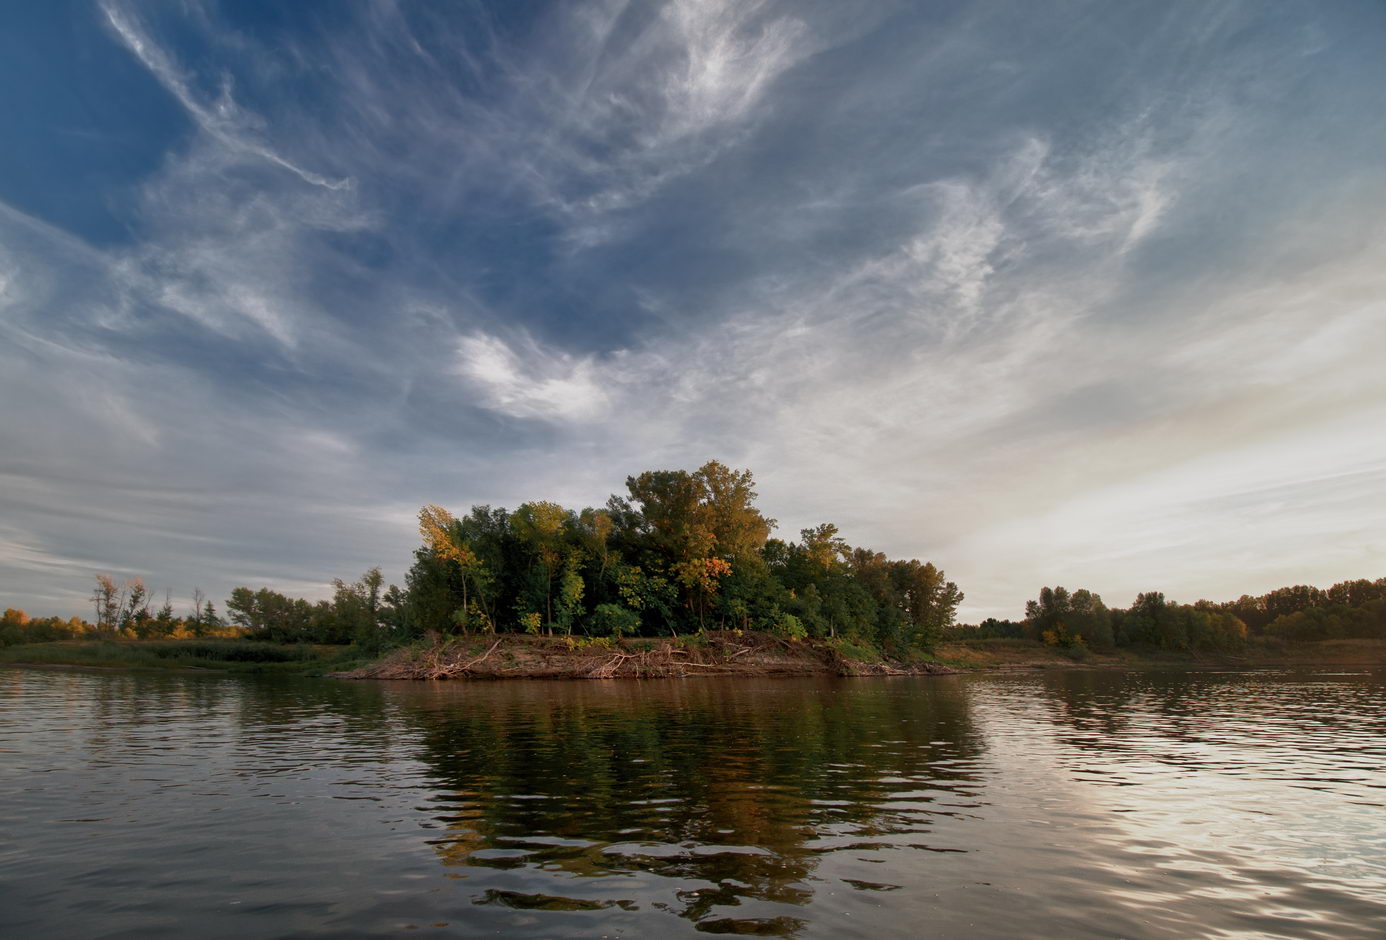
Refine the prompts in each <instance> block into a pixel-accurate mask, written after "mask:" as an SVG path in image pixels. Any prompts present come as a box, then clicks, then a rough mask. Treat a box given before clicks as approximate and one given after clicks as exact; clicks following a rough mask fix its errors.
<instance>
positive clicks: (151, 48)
mask: <svg viewBox="0 0 1386 940" xmlns="http://www.w3.org/2000/svg"><path fill="white" fill-rule="evenodd" d="M101 11H102V12H103V13H104V14H105V16H106V21H107V22H108V23H109V24H110V26H111V29H112V30H113V31H114V32H115V34H116V35H117V36H118V37H120V41H121V42H122V43H124V44H125V46H126V48H128V49H129V50H130V51H131V52H132V53H134V55H135V56H136V57H137V58H138V59H139V60H140V62H141V63H143V64H144V66H145V68H147V69H149V71H150V72H151V73H152V74H153V75H154V77H155V78H157V79H158V80H159V83H160V84H161V85H163V86H164V88H166V89H168V92H169V94H171V95H173V96H174V97H175V98H177V99H178V103H179V104H181V105H182V106H183V107H184V108H185V109H186V110H187V112H188V114H189V115H190V116H191V117H192V118H193V119H194V120H195V121H196V122H197V125H198V126H199V127H200V128H202V130H203V131H205V132H206V133H208V134H210V135H211V136H213V137H215V138H216V139H217V140H218V141H220V142H221V143H222V144H224V145H225V146H227V147H229V148H231V149H233V150H236V151H239V152H243V153H246V154H252V155H254V156H256V157H259V158H260V159H262V160H265V161H267V162H269V163H272V164H274V165H275V166H278V167H281V168H282V169H285V170H288V171H289V172H290V173H292V174H294V175H295V176H297V177H298V178H299V179H301V180H303V181H304V182H305V183H311V184H312V185H314V186H322V187H324V188H326V189H345V188H348V187H350V186H351V184H352V181H351V180H350V179H349V178H348V179H338V180H332V179H328V178H327V177H325V176H322V175H321V174H318V173H314V172H312V171H310V170H306V169H304V168H302V167H300V166H298V165H296V164H295V163H293V162H292V161H290V160H288V159H286V158H285V157H283V156H281V155H280V154H279V153H277V152H276V151H275V150H274V149H273V148H271V147H270V146H269V145H268V144H267V143H266V142H265V141H264V140H263V139H262V138H261V134H260V129H259V127H257V124H258V122H257V121H256V120H255V116H254V115H253V114H250V113H249V112H246V111H244V110H243V109H242V108H241V107H240V106H238V105H237V104H236V100H235V98H234V96H233V94H232V91H233V89H232V81H231V79H230V77H229V76H223V77H222V80H221V93H220V94H219V95H218V96H217V98H216V99H215V100H214V101H201V100H199V98H198V95H197V94H195V93H194V91H193V87H192V83H191V82H190V81H189V80H188V78H187V76H186V75H185V74H184V72H183V70H182V69H180V68H179V66H178V65H177V63H175V62H174V60H173V57H172V56H171V55H169V53H168V52H167V51H166V50H164V49H163V48H162V47H161V46H159V45H157V44H155V43H154V42H153V41H152V40H151V39H150V38H149V36H148V35H147V34H146V33H145V31H144V30H143V29H142V28H141V26H140V24H139V20H138V18H137V17H136V16H135V15H134V14H133V13H131V12H130V11H129V10H127V9H126V8H124V7H123V6H122V5H120V4H117V3H115V2H113V0H102V2H101Z"/></svg>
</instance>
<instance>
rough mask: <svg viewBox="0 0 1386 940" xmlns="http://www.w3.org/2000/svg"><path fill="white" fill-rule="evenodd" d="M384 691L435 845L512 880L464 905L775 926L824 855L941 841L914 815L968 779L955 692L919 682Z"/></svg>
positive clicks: (740, 928)
mask: <svg viewBox="0 0 1386 940" xmlns="http://www.w3.org/2000/svg"><path fill="white" fill-rule="evenodd" d="M391 691H392V694H393V695H394V696H395V697H396V701H397V703H398V704H399V705H401V706H403V715H404V716H405V718H404V720H405V722H406V723H407V724H409V725H411V726H412V727H413V729H414V730H415V731H416V732H417V733H418V734H419V735H420V740H421V741H422V742H423V753H422V754H421V755H419V756H420V757H422V759H423V760H424V761H426V762H427V764H428V765H429V768H430V771H431V772H432V774H434V775H436V782H437V789H438V792H437V793H436V794H435V795H434V796H433V797H432V804H431V810H432V813H433V824H434V825H436V826H437V827H438V828H439V830H440V832H439V834H438V835H437V836H436V837H435V838H433V839H432V844H433V847H434V849H435V851H436V852H437V854H438V857H439V859H440V860H441V861H442V862H443V863H444V864H445V865H448V866H456V867H458V868H459V869H466V868H478V867H479V868H485V869H490V870H493V871H502V872H507V873H509V875H510V876H511V880H512V881H513V884H514V887H509V888H492V889H488V890H486V891H485V892H484V893H482V894H481V895H480V896H478V897H477V898H475V903H478V904H498V905H503V906H507V907H514V908H526V909H538V910H585V909H593V908H604V907H621V908H625V909H628V910H629V909H633V908H637V907H640V906H643V905H646V904H649V905H652V906H654V907H657V908H661V909H665V910H669V911H671V912H673V913H677V914H679V915H680V916H682V917H685V918H688V919H690V920H692V921H694V922H695V923H696V924H697V925H698V927H699V929H702V930H706V931H711V932H727V933H764V934H772V935H784V934H790V933H793V932H794V931H795V930H796V929H797V928H798V927H799V926H801V920H800V919H799V918H798V917H796V916H795V915H796V909H798V908H800V907H801V906H802V905H804V904H805V903H806V902H807V901H808V900H810V898H811V897H812V896H813V893H814V891H815V887H816V885H817V884H818V883H819V882H821V881H822V880H823V879H822V878H820V877H818V876H816V875H815V869H816V868H817V867H818V860H819V858H820V857H821V856H822V855H824V854H825V853H833V852H840V851H851V852H853V853H856V855H858V856H860V857H861V858H862V860H864V861H885V860H887V858H888V853H889V852H890V851H891V850H892V849H893V848H894V847H896V846H910V847H912V848H914V849H918V848H926V847H929V848H935V849H938V850H940V851H949V850H951V851H958V850H959V849H958V847H953V846H943V845H939V846H928V845H927V843H928V839H929V833H930V830H931V823H932V821H933V819H934V818H935V817H936V816H938V815H954V814H957V813H959V812H965V811H966V809H967V807H968V804H969V802H970V801H972V800H973V799H975V794H976V790H977V783H978V781H977V778H976V776H975V769H974V768H973V763H974V761H975V758H976V757H977V750H978V747H979V744H978V740H979V739H978V736H977V734H976V733H975V732H974V730H973V728H972V726H971V723H970V721H969V716H968V714H967V712H966V706H965V704H964V703H965V701H966V699H965V697H963V696H958V695H948V696H935V695H931V694H929V692H928V690H927V687H926V686H924V685H922V684H920V683H917V682H909V683H907V684H906V683H900V684H896V683H892V682H889V681H885V682H882V681H879V680H866V681H856V682H853V681H850V680H848V681H823V682H816V681H810V682H805V681H788V682H787V681H784V680H778V681H775V680H771V681H766V682H754V681H752V682H747V681H746V680H736V681H730V682H727V681H716V680H706V681H696V682H644V683H630V682H614V683H602V684H597V683H542V682H522V683H513V684H511V683H505V684H487V685H482V684H477V685H461V684H459V685H436V684H434V685H428V686H396V687H394V688H393V689H392V690H391ZM886 870H887V871H888V870H889V869H888V866H886ZM607 883H610V887H607ZM839 884H840V883H839ZM846 884H847V886H848V888H849V889H851V890H890V889H891V888H894V887H896V886H895V885H892V884H890V883H889V882H888V880H885V881H881V882H876V881H868V880H861V879H849V880H846ZM737 909H739V910H737ZM732 913H734V914H736V915H737V916H729V914H732Z"/></svg>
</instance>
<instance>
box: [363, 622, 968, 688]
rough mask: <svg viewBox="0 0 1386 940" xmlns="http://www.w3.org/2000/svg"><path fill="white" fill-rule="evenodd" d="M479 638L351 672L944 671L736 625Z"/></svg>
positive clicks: (465, 675) (419, 675)
mask: <svg viewBox="0 0 1386 940" xmlns="http://www.w3.org/2000/svg"><path fill="white" fill-rule="evenodd" d="M487 639H491V638H490V637H486V638H485V639H483V638H481V637H476V638H472V639H468V638H457V637H454V638H450V639H444V638H442V637H436V636H435V637H431V638H430V642H427V643H426V645H423V646H416V647H410V648H405V649H401V650H396V651H395V652H394V653H392V654H391V655H389V656H388V657H386V658H385V659H383V660H381V661H380V662H377V663H373V664H372V665H370V666H367V667H365V668H362V669H358V670H356V671H354V672H350V673H342V674H341V676H342V677H343V678H352V679H514V678H547V679H617V678H645V679H656V678H684V677H688V676H733V675H735V676H812V675H836V676H890V675H927V674H939V673H949V672H952V671H953V670H951V669H949V668H947V667H945V666H941V665H939V664H937V663H927V662H913V663H886V662H866V661H862V660H855V659H850V658H847V657H845V656H843V655H842V653H841V652H840V651H839V649H838V648H837V647H836V646H834V645H832V644H830V643H828V642H824V641H814V640H789V639H787V638H785V637H779V636H772V635H769V634H756V633H746V634H742V633H739V632H736V631H731V632H726V633H721V632H718V633H707V634H702V635H699V636H697V637H696V638H693V637H684V638H668V637H666V638H661V639H655V640H649V639H634V640H623V641H619V642H616V641H598V642H591V641H587V642H582V641H577V640H575V639H572V638H563V637H539V636H521V635H516V634H504V635H501V636H497V637H495V638H494V641H493V642H492V643H491V644H490V646H489V648H486V649H485V650H484V651H482V645H481V644H483V643H485V641H486V640H487Z"/></svg>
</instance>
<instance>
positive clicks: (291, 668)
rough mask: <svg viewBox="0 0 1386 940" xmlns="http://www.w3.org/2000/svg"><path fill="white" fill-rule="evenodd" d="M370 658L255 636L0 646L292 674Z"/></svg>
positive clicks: (73, 659)
mask: <svg viewBox="0 0 1386 940" xmlns="http://www.w3.org/2000/svg"><path fill="white" fill-rule="evenodd" d="M368 658H369V657H366V656H364V655H363V654H362V653H361V652H360V651H359V650H357V649H355V648H354V647H342V646H309V645H288V644H280V643H259V642H254V641H251V640H64V641H60V642H54V643H24V644H20V645H18V646H9V647H5V648H3V649H0V663H28V664H36V665H45V666H97V667H102V668H108V669H204V670H215V671H220V672H238V673H280V674H290V675H313V674H316V673H322V672H328V671H337V670H346V669H351V668H353V667H354V666H356V665H359V664H360V663H361V662H363V661H365V660H366V659H368Z"/></svg>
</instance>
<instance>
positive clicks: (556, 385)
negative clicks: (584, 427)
mask: <svg viewBox="0 0 1386 940" xmlns="http://www.w3.org/2000/svg"><path fill="white" fill-rule="evenodd" d="M520 349H521V351H520V352H516V350H515V349H514V348H512V347H511V346H510V345H509V344H507V343H506V342H505V341H504V340H502V339H500V338H498V337H495V336H489V335H486V334H483V333H475V334H472V335H470V336H466V337H463V338H462V340H461V341H459V343H458V346H457V357H458V362H457V374H458V375H460V376H462V378H463V380H464V381H465V383H466V385H467V387H468V388H469V389H470V390H471V391H472V392H473V393H474V394H475V395H476V396H477V400H478V401H479V403H480V404H481V405H482V406H483V407H485V408H489V409H490V410H492V411H495V412H498V413H500V414H503V415H507V416H509V417H512V418H538V419H542V420H548V421H559V420H562V421H574V420H576V421H590V420H594V419H597V418H599V417H602V416H603V415H604V413H605V411H606V405H607V392H606V390H605V389H604V388H603V380H604V375H603V372H602V370H600V369H599V368H598V366H597V365H596V364H595V363H594V362H593V361H592V360H591V359H587V358H578V357H574V356H570V355H568V354H566V353H555V352H552V351H548V350H545V349H543V348H541V347H540V346H539V345H538V344H537V343H535V342H534V341H533V340H530V339H525V340H524V341H523V342H522V343H521V346H520ZM606 379H607V380H609V376H607V377H606Z"/></svg>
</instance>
